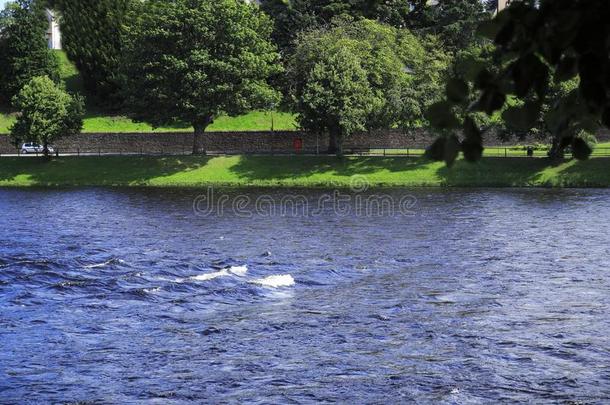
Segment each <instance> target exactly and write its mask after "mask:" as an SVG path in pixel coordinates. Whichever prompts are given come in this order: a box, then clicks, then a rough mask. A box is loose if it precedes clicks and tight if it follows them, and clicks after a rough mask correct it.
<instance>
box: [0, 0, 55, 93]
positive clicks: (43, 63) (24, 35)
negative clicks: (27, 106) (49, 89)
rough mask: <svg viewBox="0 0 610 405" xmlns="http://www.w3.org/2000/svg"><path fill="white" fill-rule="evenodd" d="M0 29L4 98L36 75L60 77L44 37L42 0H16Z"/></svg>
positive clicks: (0, 74)
mask: <svg viewBox="0 0 610 405" xmlns="http://www.w3.org/2000/svg"><path fill="white" fill-rule="evenodd" d="M9 10H10V11H9V15H8V16H7V17H5V21H7V22H8V25H7V26H5V27H4V28H3V29H2V30H1V31H0V61H2V62H1V63H0V96H1V98H3V99H4V100H5V101H10V100H11V98H12V97H13V96H14V95H15V94H17V93H18V92H19V90H20V89H21V88H22V87H23V86H24V85H25V84H26V83H28V82H29V81H30V80H31V79H32V78H33V77H35V76H48V77H50V78H51V79H52V80H54V81H58V80H59V73H58V71H59V67H58V63H57V59H56V58H55V55H54V54H53V52H52V51H51V50H49V48H48V44H47V41H46V39H45V38H46V32H47V24H48V22H47V18H46V15H45V11H44V7H43V4H42V2H40V1H36V0H19V1H18V2H17V7H15V6H13V7H11V8H10V9H9Z"/></svg>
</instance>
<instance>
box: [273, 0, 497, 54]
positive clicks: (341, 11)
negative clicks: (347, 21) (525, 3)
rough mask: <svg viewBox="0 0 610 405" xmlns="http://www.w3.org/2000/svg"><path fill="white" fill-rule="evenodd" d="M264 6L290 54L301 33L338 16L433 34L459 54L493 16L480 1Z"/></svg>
mask: <svg viewBox="0 0 610 405" xmlns="http://www.w3.org/2000/svg"><path fill="white" fill-rule="evenodd" d="M261 7H262V9H263V10H264V11H265V12H266V13H267V14H268V15H270V16H271V17H273V19H274V22H275V29H274V33H273V39H274V41H275V43H276V44H278V46H279V47H280V49H281V50H283V51H285V52H286V53H287V54H290V53H291V52H292V49H293V45H294V41H295V40H296V38H297V36H298V34H299V33H301V32H303V31H308V30H311V29H316V28H320V27H322V26H324V25H328V24H330V23H331V22H332V21H333V20H334V19H335V18H337V17H342V18H345V17H351V18H353V19H355V20H358V19H362V18H366V19H371V20H377V21H379V22H381V23H385V24H388V25H391V26H393V27H396V28H408V29H410V30H411V31H412V32H418V33H421V34H422V35H421V36H422V37H424V36H426V35H430V34H432V35H434V36H437V37H439V38H441V40H442V41H443V43H444V45H445V47H446V48H447V49H449V50H451V51H456V50H458V49H460V48H462V47H464V46H465V45H470V44H471V43H472V42H473V41H475V32H476V27H477V24H478V22H479V21H481V20H482V19H487V18H489V17H490V16H491V14H490V9H489V7H488V6H486V5H485V3H482V2H481V1H480V0H443V1H439V2H437V3H430V2H429V1H427V0H350V1H345V0H262V1H261Z"/></svg>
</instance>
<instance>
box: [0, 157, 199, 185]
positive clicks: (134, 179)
mask: <svg viewBox="0 0 610 405" xmlns="http://www.w3.org/2000/svg"><path fill="white" fill-rule="evenodd" d="M210 159H211V158H209V157H185V158H183V159H182V158H179V157H146V156H144V157H140V156H133V157H118V156H116V157H113V156H103V157H86V158H78V157H63V158H60V159H52V160H50V161H49V160H46V159H45V158H42V157H40V158H35V157H28V158H2V159H0V181H10V180H15V179H16V178H18V177H19V176H26V177H27V180H28V181H30V182H33V183H35V184H39V185H61V184H75V185H78V184H86V185H94V186H114V185H125V184H131V185H144V184H147V182H148V181H150V180H151V179H155V178H159V177H165V176H171V175H173V174H176V173H181V172H188V171H191V170H196V169H198V168H201V167H203V166H205V165H207V164H208V162H209V160H210Z"/></svg>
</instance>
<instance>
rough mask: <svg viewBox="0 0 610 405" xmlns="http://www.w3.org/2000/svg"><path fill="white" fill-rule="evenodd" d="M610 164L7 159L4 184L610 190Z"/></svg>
mask: <svg viewBox="0 0 610 405" xmlns="http://www.w3.org/2000/svg"><path fill="white" fill-rule="evenodd" d="M609 169H610V158H595V159H590V160H588V161H585V162H578V161H574V160H569V161H563V162H560V163H557V164H552V162H550V161H549V160H547V159H519V158H484V159H483V160H482V161H481V162H479V163H477V164H469V163H466V162H464V161H462V160H460V161H458V162H457V163H456V165H455V166H454V167H452V168H447V167H445V166H444V165H443V164H442V163H435V162H429V161H426V160H423V159H419V158H384V157H350V158H344V159H338V158H335V157H329V156H323V157H311V156H302V157H261V156H231V157H191V156H188V157H80V158H78V157H65V158H59V159H54V160H52V161H45V160H44V159H39V158H2V159H0V186H153V187H206V186H229V187H243V186H257V187H349V186H350V184H351V181H352V178H353V176H356V175H358V176H365V177H366V179H367V181H368V182H369V183H370V185H371V187H416V186H430V187H437V186H447V187H610V170H609Z"/></svg>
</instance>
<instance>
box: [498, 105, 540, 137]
mask: <svg viewBox="0 0 610 405" xmlns="http://www.w3.org/2000/svg"><path fill="white" fill-rule="evenodd" d="M540 108H541V105H540V103H537V102H529V103H525V104H524V105H523V106H521V107H511V108H509V109H508V110H506V111H504V112H503V113H502V118H503V119H504V121H505V122H506V123H507V124H508V126H509V127H511V128H513V129H516V130H518V131H529V130H530V129H532V128H533V127H534V126H535V125H536V121H537V120H538V118H539V117H540Z"/></svg>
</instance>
